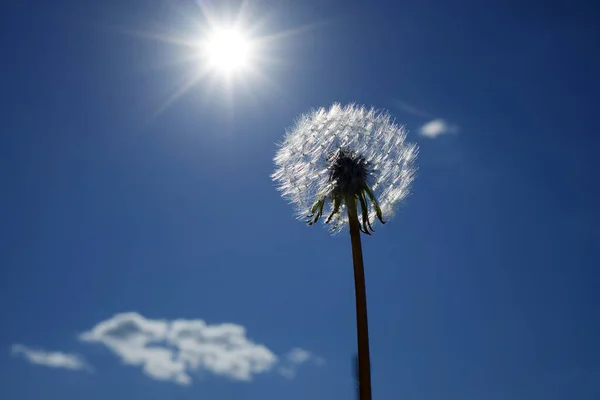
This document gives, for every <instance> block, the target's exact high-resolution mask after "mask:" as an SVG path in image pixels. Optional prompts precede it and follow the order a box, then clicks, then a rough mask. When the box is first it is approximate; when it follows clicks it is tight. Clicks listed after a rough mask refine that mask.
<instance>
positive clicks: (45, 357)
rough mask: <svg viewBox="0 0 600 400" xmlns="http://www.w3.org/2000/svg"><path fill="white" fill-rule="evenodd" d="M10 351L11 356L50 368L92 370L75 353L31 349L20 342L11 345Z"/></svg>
mask: <svg viewBox="0 0 600 400" xmlns="http://www.w3.org/2000/svg"><path fill="white" fill-rule="evenodd" d="M11 353H12V354H13V356H20V357H23V358H25V359H26V360H27V361H29V362H30V363H32V364H37V365H44V366H46V367H50V368H63V369H69V370H86V371H89V372H91V371H92V368H91V367H90V366H89V365H88V364H87V362H85V360H84V359H83V358H82V357H81V356H78V355H76V354H69V353H62V352H59V351H44V350H39V349H33V348H30V347H27V346H24V345H22V344H14V345H12V347H11Z"/></svg>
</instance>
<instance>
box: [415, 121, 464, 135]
mask: <svg viewBox="0 0 600 400" xmlns="http://www.w3.org/2000/svg"><path fill="white" fill-rule="evenodd" d="M457 132H458V127H457V126H456V125H450V124H448V122H446V121H445V120H443V119H440V118H436V119H432V120H431V121H429V122H427V123H426V124H425V125H423V126H421V129H420V134H421V135H422V136H426V137H428V138H432V139H434V138H436V137H438V136H440V135H444V134H448V133H457Z"/></svg>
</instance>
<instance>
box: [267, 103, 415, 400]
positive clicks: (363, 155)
mask: <svg viewBox="0 0 600 400" xmlns="http://www.w3.org/2000/svg"><path fill="white" fill-rule="evenodd" d="M416 156H417V147H416V145H414V144H412V143H408V142H407V141H406V132H405V130H404V128H403V127H401V126H398V125H397V124H396V123H395V122H394V121H393V120H392V119H391V117H390V115H389V114H388V113H386V112H384V111H380V110H375V109H373V108H371V109H367V108H366V107H363V106H357V105H354V104H350V105H347V106H345V107H342V106H341V105H340V104H333V105H332V106H331V107H330V108H329V109H325V108H320V109H318V110H313V111H310V112H309V113H307V114H304V115H302V116H300V118H299V119H298V120H297V121H296V123H295V125H294V126H293V127H292V128H291V129H290V130H288V132H287V133H286V136H285V139H284V141H283V143H282V144H281V146H280V148H279V150H278V151H277V154H276V156H275V160H274V161H275V165H276V168H275V172H274V173H273V175H272V178H273V180H274V181H275V182H276V183H277V184H278V189H279V190H280V191H281V193H282V195H283V197H284V198H286V199H288V200H290V201H291V203H293V204H294V205H295V207H296V213H297V217H298V218H299V219H303V220H305V221H306V222H307V223H308V225H314V224H316V223H317V222H318V221H319V220H322V221H323V222H324V223H325V225H326V226H328V227H329V229H330V231H331V232H332V233H338V232H340V231H342V230H343V229H344V228H346V227H348V228H349V231H350V238H351V243H352V259H353V263H354V282H355V292H356V321H357V336H358V375H359V393H360V400H369V399H370V398H371V377H370V361H369V334H368V325H367V302H366V290H365V278H364V266H363V257H362V245H361V238H360V232H362V233H364V234H367V235H371V233H372V232H375V229H373V226H376V225H377V224H378V223H381V224H385V223H386V221H387V220H388V219H389V218H390V217H392V215H393V212H394V209H395V207H396V206H397V204H398V203H399V202H400V201H401V200H403V199H404V198H406V196H407V195H408V192H409V186H410V184H411V182H412V181H413V179H414V173H415V168H414V166H413V165H414V160H415V158H416ZM359 208H360V212H359Z"/></svg>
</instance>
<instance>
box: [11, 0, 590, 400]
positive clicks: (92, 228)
mask: <svg viewBox="0 0 600 400" xmlns="http://www.w3.org/2000/svg"><path fill="white" fill-rule="evenodd" d="M9 3H10V4H6V5H3V6H2V12H1V14H0V15H1V16H0V47H1V48H2V49H3V51H2V53H1V54H0V72H1V73H2V79H1V80H0V95H1V101H2V107H0V127H1V131H2V134H1V135H0V182H1V183H2V187H3V188H4V189H3V194H2V196H1V197H0V199H1V200H0V202H1V205H2V206H1V207H0V226H1V227H2V229H1V230H0V234H1V238H0V239H1V241H0V242H1V243H2V244H1V245H0V262H1V263H0V315H2V319H3V321H2V329H0V349H1V351H2V353H0V374H1V376H2V381H1V382H2V383H1V384H0V398H3V399H14V400H19V399H37V398H48V399H66V400H71V399H73V400H75V399H80V398H86V399H90V400H94V399H108V398H110V399H128V400H129V399H144V400H148V399H164V398H176V399H197V398H200V399H255V398H264V399H267V400H269V399H280V398H286V399H290V400H295V399H306V398H311V399H342V398H343V399H347V398H352V397H353V396H354V395H355V391H354V387H353V373H352V369H351V368H352V363H351V357H352V355H353V354H354V352H355V345H356V344H355V325H354V323H355V322H354V295H353V283H352V270H351V256H350V244H349V238H348V237H347V235H344V234H342V235H338V236H335V237H331V236H330V235H329V233H328V232H327V231H326V230H325V229H322V228H321V227H320V226H314V227H310V228H309V227H307V226H305V225H304V224H302V223H301V222H298V221H296V220H295V219H294V218H293V209H292V207H290V205H289V204H287V203H286V201H284V200H283V199H281V198H280V196H279V194H278V193H277V191H276V190H275V185H274V184H273V183H272V182H271V180H270V177H269V175H270V174H271V173H272V171H273V161H272V158H273V156H274V154H275V151H276V150H277V147H276V145H275V143H277V142H279V141H280V140H281V139H282V137H283V134H284V131H285V128H286V127H288V126H290V125H291V124H292V123H293V121H294V119H295V118H296V117H297V116H298V115H300V114H302V113H304V112H306V111H308V110H309V109H311V108H313V107H319V106H329V105H330V104H331V103H333V102H341V103H348V102H357V103H360V104H365V105H368V106H375V107H377V108H385V109H387V110H389V111H390V113H391V114H392V115H393V116H394V117H395V118H396V120H397V121H398V122H400V123H403V124H405V125H406V127H407V129H408V130H409V131H410V133H409V139H410V140H411V141H414V142H416V143H418V145H419V146H420V155H419V160H418V166H419V171H418V176H417V179H416V181H415V183H414V184H413V187H412V192H413V193H412V195H411V196H410V197H409V198H408V200H407V201H406V202H404V204H403V205H402V207H401V208H400V209H399V210H398V213H397V216H396V218H394V219H393V220H392V221H391V222H390V223H389V224H387V225H386V226H385V227H382V228H381V229H378V230H377V233H376V234H375V235H374V236H373V237H369V238H366V239H364V241H363V245H364V253H365V263H366V278H367V293H368V299H369V323H370V334H371V357H372V374H373V378H372V379H373V396H374V398H376V399H398V398H401V399H420V400H434V399H436V400H437V399H444V400H454V399H457V400H458V399H481V398H485V399H490V400H493V399H507V398H509V399H514V400H518V399H528V400H537V399H540V400H541V399H544V400H548V399H567V398H568V399H573V400H584V399H597V398H599V397H600V384H599V383H598V382H600V358H599V356H598V355H599V354H600V342H599V341H598V338H599V337H600V314H599V313H598V305H599V304H600V294H599V293H598V291H597V287H598V283H599V281H600V272H598V269H597V267H598V265H600V262H599V261H600V254H599V253H600V246H598V243H600V235H599V228H598V226H600V210H599V208H598V204H600V196H599V191H598V187H597V169H598V167H597V163H596V162H595V161H594V160H593V158H594V156H597V154H598V150H599V149H600V139H599V137H598V135H597V130H598V128H597V126H598V124H597V121H596V113H597V104H598V100H597V99H598V96H599V95H600V81H599V80H598V79H597V71H598V70H600V59H599V57H598V55H597V52H595V51H594V49H596V48H598V47H599V46H600V32H599V29H598V11H599V10H598V9H597V8H596V7H594V6H593V5H591V4H592V2H588V3H585V2H577V1H575V2H569V3H567V2H536V1H532V2H525V3H524V2H508V1H502V2H501V1H497V2H495V1H468V0H465V1H448V2H446V1H444V2H443V1H437V2H435V1H372V2H370V1H369V2H368V1H344V2H342V1H339V0H336V1H334V0H320V1H316V0H307V1H303V2H293V1H291V0H262V1H255V2H251V7H249V9H251V10H253V11H252V12H250V11H248V14H247V16H248V21H249V23H251V24H252V25H253V26H255V27H256V30H255V34H256V35H262V36H268V37H271V38H272V39H273V40H271V41H269V42H268V43H269V45H268V46H266V47H265V49H264V51H265V56H266V57H268V58H269V59H268V60H266V61H265V62H263V63H262V64H261V66H260V69H259V72H260V73H261V76H259V77H256V76H252V77H251V76H246V77H245V78H244V77H240V79H238V80H237V81H235V82H234V83H232V84H231V85H230V86H228V87H224V84H223V80H222V79H220V78H219V77H216V76H213V77H207V78H206V79H202V80H199V81H198V82H196V84H195V85H194V86H192V87H191V88H189V90H187V91H186V92H185V93H183V94H182V95H181V96H179V97H177V99H176V100H175V101H172V102H169V101H168V100H169V99H170V98H172V96H173V94H175V93H177V91H178V88H181V87H182V85H184V84H185V83H186V82H187V81H188V80H189V77H190V76H193V75H194V73H196V72H197V70H196V69H195V68H198V66H196V65H195V64H194V63H193V62H191V63H190V62H189V61H188V62H185V63H184V62H181V60H182V59H184V58H186V57H188V56H189V51H190V50H189V49H186V48H184V47H182V46H178V45H176V44H173V43H168V42H165V41H159V40H157V37H158V36H161V37H174V36H181V35H187V36H188V37H193V35H197V32H198V31H199V30H201V29H202V26H201V25H202V22H198V21H202V18H200V15H201V13H200V7H198V5H197V4H196V3H195V2H194V1H154V0H152V1H141V0H131V1H127V2H122V1H116V0H107V1H103V2H79V1H73V0H56V1H53V2H41V1H40V2H34V1H29V2H27V1H22V2H9ZM201 3H202V4H203V5H204V6H205V7H209V8H210V9H211V10H213V11H215V12H216V10H221V11H222V14H223V15H227V12H226V11H224V10H225V8H223V7H224V4H225V3H224V2H216V1H213V2H209V1H204V2H201ZM236 9H237V8H236V6H235V4H233V3H231V7H229V10H236ZM149 36H153V37H154V38H150V37H149ZM195 71H196V72H195ZM199 320H201V321H203V322H200V321H199ZM186 332H188V334H189V332H192V333H194V332H195V333H196V334H201V335H203V337H204V338H205V339H206V344H207V347H206V348H204V349H203V350H202V352H203V353H202V354H204V355H205V356H206V354H209V353H210V354H209V356H207V358H205V359H203V360H204V361H201V360H200V358H198V357H199V356H198V355H197V354H196V353H194V352H193V351H190V350H189V348H187V347H186V343H187V342H186V337H187V336H186ZM188 344H189V343H188ZM236 346H237V347H236ZM231 348H234V349H237V350H236V351H233V350H231ZM185 349H188V350H185ZM196 350H197V349H196ZM178 351H179V352H181V353H180V354H181V355H184V354H185V355H186V356H187V357H190V359H189V360H188V361H189V362H190V363H192V362H193V361H195V362H197V363H199V366H198V368H188V369H187V370H182V369H181V365H180V364H177V362H175V361H173V358H172V354H174V353H176V352H178ZM202 363H204V364H202Z"/></svg>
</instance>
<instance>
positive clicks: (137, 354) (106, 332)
mask: <svg viewBox="0 0 600 400" xmlns="http://www.w3.org/2000/svg"><path fill="white" fill-rule="evenodd" d="M80 339H81V340H82V341H84V342H90V343H101V344H103V345H105V346H106V347H108V348H109V349H110V350H111V351H112V352H113V353H114V354H116V355H117V356H118V357H119V358H121V360H122V361H123V362H124V363H125V364H129V365H136V366H140V367H141V368H142V370H143V371H144V373H145V374H147V375H148V376H150V377H151V378H154V379H157V380H164V381H171V382H175V383H178V384H181V385H187V384H190V383H191V382H192V377H191V376H190V374H191V373H192V372H194V371H197V370H207V371H210V372H212V373H214V374H216V375H221V376H226V377H229V378H232V379H236V380H242V381H250V380H252V378H253V377H254V376H255V375H257V374H261V373H264V372H267V371H269V370H271V369H272V368H273V367H274V366H275V365H276V364H277V363H278V362H279V359H278V357H277V356H276V355H275V354H274V353H273V352H272V351H271V350H269V349H268V348H267V347H265V346H264V345H261V344H256V343H254V342H252V341H251V340H249V339H248V338H247V337H246V330H245V328H244V327H243V326H240V325H236V324H231V323H224V324H215V325H209V324H207V323H206V322H204V321H202V320H199V319H196V320H186V319H177V320H172V321H168V320H160V319H156V320H153V319H147V318H145V317H143V316H142V315H140V314H138V313H135V312H129V313H122V314H116V315H115V316H113V317H112V318H110V319H108V320H105V321H102V322H100V323H98V324H97V325H96V326H94V327H93V328H92V329H91V330H89V331H87V332H84V333H82V334H81V335H80ZM300 358H301V356H299V354H296V355H295V359H296V361H298V360H300Z"/></svg>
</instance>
